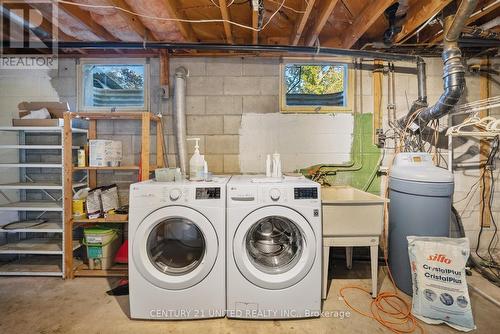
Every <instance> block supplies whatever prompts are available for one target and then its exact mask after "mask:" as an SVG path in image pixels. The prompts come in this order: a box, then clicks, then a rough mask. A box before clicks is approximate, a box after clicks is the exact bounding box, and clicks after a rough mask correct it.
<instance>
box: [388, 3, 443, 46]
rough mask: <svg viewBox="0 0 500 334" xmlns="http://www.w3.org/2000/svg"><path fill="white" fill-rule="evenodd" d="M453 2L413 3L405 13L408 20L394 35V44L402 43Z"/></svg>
mask: <svg viewBox="0 0 500 334" xmlns="http://www.w3.org/2000/svg"><path fill="white" fill-rule="evenodd" d="M452 1H453V0H444V1H435V0H425V1H418V3H415V4H414V5H413V6H412V7H411V8H410V10H409V11H408V13H407V17H408V19H407V20H406V22H405V23H404V25H403V29H402V30H401V32H400V33H399V34H397V35H396V38H395V42H396V43H400V42H404V40H406V39H407V38H409V37H411V35H410V34H412V33H413V32H414V31H415V30H417V29H418V28H419V27H420V26H421V25H422V24H424V23H425V22H426V21H427V20H429V18H431V17H433V16H434V15H436V14H437V13H439V12H441V11H442V10H443V8H444V7H446V6H448V4H449V3H451V2H452Z"/></svg>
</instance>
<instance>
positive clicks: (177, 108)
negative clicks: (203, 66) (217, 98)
mask: <svg viewBox="0 0 500 334" xmlns="http://www.w3.org/2000/svg"><path fill="white" fill-rule="evenodd" d="M187 74H188V71H187V70H186V69H185V68H184V67H182V66H181V67H178V68H177V69H176V70H175V86H174V117H175V139H176V143H177V153H178V159H179V165H178V166H179V167H180V168H181V173H182V175H186V174H187V173H188V168H187V148H186V77H187Z"/></svg>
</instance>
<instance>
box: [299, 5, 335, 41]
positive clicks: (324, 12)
mask: <svg viewBox="0 0 500 334" xmlns="http://www.w3.org/2000/svg"><path fill="white" fill-rule="evenodd" d="M311 2H313V1H311ZM337 2H339V0H326V1H323V6H321V7H320V8H318V14H319V19H318V20H316V23H315V24H314V25H313V27H312V29H311V31H310V33H309V35H308V36H307V38H306V43H305V44H306V46H312V45H313V44H314V43H315V42H316V40H317V39H318V36H319V34H320V33H321V30H323V27H324V26H325V24H326V22H327V21H328V18H329V17H330V15H332V12H333V9H334V8H335V6H336V5H337ZM304 24H305V23H304Z"/></svg>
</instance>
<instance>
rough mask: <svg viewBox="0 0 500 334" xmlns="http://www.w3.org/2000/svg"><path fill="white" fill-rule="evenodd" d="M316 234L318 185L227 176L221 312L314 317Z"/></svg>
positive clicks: (316, 308) (234, 315) (316, 304)
mask: <svg viewBox="0 0 500 334" xmlns="http://www.w3.org/2000/svg"><path fill="white" fill-rule="evenodd" d="M321 238H322V230H321V196H320V186H319V184H317V183H315V182H312V181H310V180H308V179H305V178H300V179H299V178H293V179H288V178H285V179H284V180H283V181H282V182H269V179H266V178H265V177H256V176H233V177H232V178H231V180H230V182H229V183H228V185H227V268H226V270H227V316H228V317H229V318H253V319H257V318H261V319H280V318H304V317H317V316H319V315H320V312H321V250H322V247H321V246H322V245H321V242H322V240H321Z"/></svg>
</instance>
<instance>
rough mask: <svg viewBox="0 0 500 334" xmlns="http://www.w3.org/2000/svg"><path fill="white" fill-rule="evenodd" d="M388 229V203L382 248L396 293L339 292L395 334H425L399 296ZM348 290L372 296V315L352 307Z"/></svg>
mask: <svg viewBox="0 0 500 334" xmlns="http://www.w3.org/2000/svg"><path fill="white" fill-rule="evenodd" d="M393 162H394V157H392V159H391V161H390V163H389V167H388V171H387V176H389V175H390V173H391V169H392V165H393ZM388 179H389V177H387V178H386V181H385V195H386V197H387V196H388V195H389V183H388ZM388 227H389V206H388V202H387V201H386V202H385V204H384V231H383V234H382V243H381V246H382V250H383V253H384V261H385V266H386V269H387V275H388V276H389V279H390V281H391V284H392V287H393V289H394V291H383V292H380V293H379V294H378V295H377V296H376V297H375V298H374V299H373V298H372V297H373V296H371V293H370V291H368V290H367V289H365V288H363V287H361V286H357V285H348V286H345V287H342V288H341V289H340V291H339V294H340V296H341V297H342V299H343V300H344V303H345V304H346V305H347V306H348V307H349V308H351V309H352V310H353V311H354V312H356V313H359V314H361V315H363V316H365V317H368V318H371V319H374V320H376V321H377V322H378V323H379V324H381V325H382V326H384V327H385V328H387V329H389V330H390V331H391V332H393V333H398V334H403V333H413V332H415V331H416V330H417V329H419V330H420V332H421V333H424V329H423V327H422V326H421V325H420V323H419V322H418V320H417V319H416V318H415V317H414V316H413V315H412V314H411V306H410V304H408V303H407V302H406V301H405V300H404V299H403V298H402V297H401V296H399V292H398V290H397V288H396V283H394V279H393V277H392V273H391V270H390V268H389V264H388V261H387V257H388V253H387V235H388ZM346 290H360V291H363V292H365V293H366V294H368V295H369V296H370V299H372V300H371V303H370V313H366V312H362V311H360V310H359V309H358V308H356V307H354V306H352V305H351V303H350V302H349V301H348V299H347V298H346V295H345V291H346Z"/></svg>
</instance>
